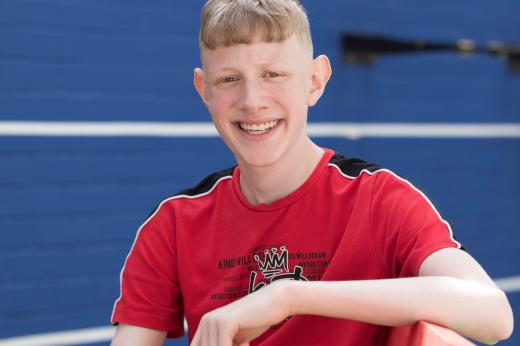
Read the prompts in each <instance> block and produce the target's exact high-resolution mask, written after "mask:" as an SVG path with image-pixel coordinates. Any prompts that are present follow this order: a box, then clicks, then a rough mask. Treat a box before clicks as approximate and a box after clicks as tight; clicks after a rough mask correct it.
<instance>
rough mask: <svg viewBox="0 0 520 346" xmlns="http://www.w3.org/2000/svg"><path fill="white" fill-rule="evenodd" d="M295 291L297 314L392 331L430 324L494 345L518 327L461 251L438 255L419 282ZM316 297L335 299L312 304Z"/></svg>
mask: <svg viewBox="0 0 520 346" xmlns="http://www.w3.org/2000/svg"><path fill="white" fill-rule="evenodd" d="M289 289H290V290H292V291H293V295H290V296H293V297H294V300H293V302H292V303H291V305H292V311H291V312H293V311H294V313H296V314H316V315H323V316H330V317H339V318H348V319H355V320H360V321H364V322H369V323H374V324H381V325H386V326H400V325H405V324H412V323H415V322H416V321H419V320H424V321H428V322H432V323H436V324H439V325H443V326H446V327H448V328H450V329H452V330H454V331H456V332H458V333H460V334H462V335H464V336H467V337H470V338H472V339H476V340H478V341H480V342H484V343H489V344H492V343H495V342H497V341H498V340H501V339H506V338H508V337H509V336H510V335H511V333H512V328H513V317H512V311H511V308H510V306H509V303H508V301H507V298H506V296H505V294H504V293H503V292H502V291H501V290H499V289H498V288H497V287H496V286H495V285H494V284H493V282H492V281H491V279H489V277H488V276H487V275H486V274H485V272H484V271H483V269H482V268H481V267H480V265H478V263H477V262H476V261H475V260H473V258H471V256H469V255H468V254H467V253H465V252H463V251H460V250H457V249H444V250H440V251H438V252H436V253H434V254H432V255H431V256H430V257H428V258H427V259H426V260H425V261H424V262H423V264H422V266H421V269H420V277H416V278H405V279H387V280H369V281H351V282H315V283H311V284H310V285H305V284H300V283H295V285H293V287H292V288H289ZM316 294H319V295H321V296H326V297H329V299H327V300H312V299H309V298H310V297H312V296H315V295H316Z"/></svg>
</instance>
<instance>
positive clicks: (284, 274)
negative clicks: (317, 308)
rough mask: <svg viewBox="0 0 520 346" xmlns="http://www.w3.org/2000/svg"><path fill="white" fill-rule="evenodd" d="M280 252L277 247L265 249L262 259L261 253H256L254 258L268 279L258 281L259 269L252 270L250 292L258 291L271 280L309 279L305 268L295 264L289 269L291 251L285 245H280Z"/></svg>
mask: <svg viewBox="0 0 520 346" xmlns="http://www.w3.org/2000/svg"><path fill="white" fill-rule="evenodd" d="M280 250H281V251H280V254H278V249H277V248H272V249H271V252H269V250H265V251H264V259H263V260H262V259H261V258H260V256H259V255H255V256H254V259H255V261H256V262H257V263H258V269H259V270H260V271H261V272H262V275H263V277H264V279H265V280H266V281H264V282H258V283H257V282H256V277H257V276H258V272H257V271H252V272H251V276H250V278H249V293H253V292H255V291H258V290H259V289H261V288H262V287H264V286H265V285H267V284H270V283H271V282H274V281H277V280H283V279H290V280H296V281H309V280H308V279H307V278H306V277H305V276H303V269H302V267H301V266H298V265H297V266H294V269H293V271H292V272H290V271H289V264H288V262H289V253H288V251H287V248H286V247H285V246H281V247H280Z"/></svg>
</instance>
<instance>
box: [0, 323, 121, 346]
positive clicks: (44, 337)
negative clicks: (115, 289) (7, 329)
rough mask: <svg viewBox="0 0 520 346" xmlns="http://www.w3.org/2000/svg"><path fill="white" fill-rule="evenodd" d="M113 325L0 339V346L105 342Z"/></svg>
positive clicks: (67, 344) (55, 345) (110, 333)
mask: <svg viewBox="0 0 520 346" xmlns="http://www.w3.org/2000/svg"><path fill="white" fill-rule="evenodd" d="M114 331H115V327H99V328H88V329H77V330H69V331H66V332H56V333H45V334H35V335H29V336H21V337H17V338H9V339H3V340H0V346H70V345H84V344H91V343H95V342H105V341H108V340H111V339H112V336H114Z"/></svg>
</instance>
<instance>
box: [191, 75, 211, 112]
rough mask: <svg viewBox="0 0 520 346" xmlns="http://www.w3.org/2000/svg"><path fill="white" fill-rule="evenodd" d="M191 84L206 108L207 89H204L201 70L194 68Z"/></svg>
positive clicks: (204, 80) (204, 82) (204, 84)
mask: <svg viewBox="0 0 520 346" xmlns="http://www.w3.org/2000/svg"><path fill="white" fill-rule="evenodd" d="M193 84H194V85H195V89H197V92H198V93H199V96H200V98H201V99H202V102H204V104H205V105H206V107H207V106H208V89H207V87H206V79H205V78H204V71H203V70H202V69H201V68H198V67H197V68H196V69H195V70H193Z"/></svg>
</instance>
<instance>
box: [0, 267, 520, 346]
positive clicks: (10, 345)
mask: <svg viewBox="0 0 520 346" xmlns="http://www.w3.org/2000/svg"><path fill="white" fill-rule="evenodd" d="M494 282H495V284H496V285H497V286H498V287H500V288H501V289H502V290H504V291H505V292H507V293H514V292H520V275H519V276H511V277H506V278H500V279H494ZM187 329H188V326H187V324H186V320H185V321H184V330H185V331H187ZM114 331H115V327H112V326H109V327H99V328H88V329H77V330H69V331H65V332H55V333H45V334H34V335H28V336H20V337H15V338H9V339H0V346H74V345H84V344H90V343H96V342H105V341H110V340H111V339H112V336H113V335H114Z"/></svg>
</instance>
